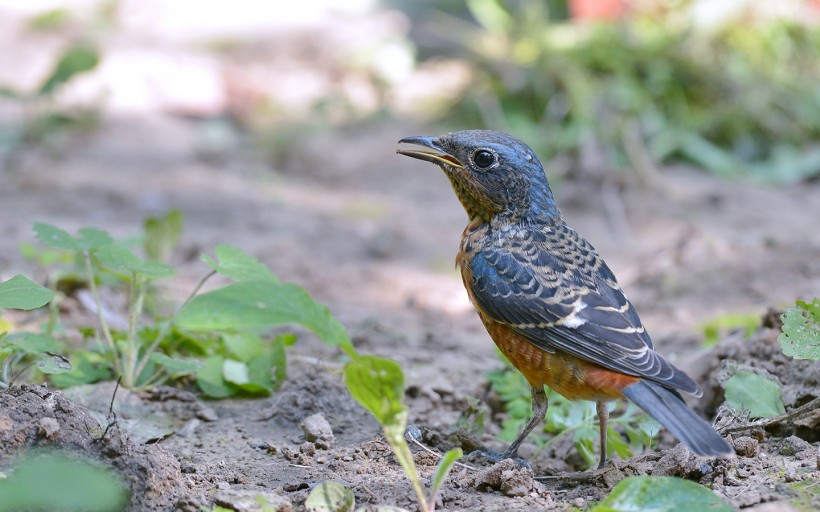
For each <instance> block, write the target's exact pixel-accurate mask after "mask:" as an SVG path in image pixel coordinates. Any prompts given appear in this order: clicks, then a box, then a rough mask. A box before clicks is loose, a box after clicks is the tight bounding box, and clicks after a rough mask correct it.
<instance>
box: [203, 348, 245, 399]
mask: <svg viewBox="0 0 820 512" xmlns="http://www.w3.org/2000/svg"><path fill="white" fill-rule="evenodd" d="M224 362H225V358H223V357H221V356H214V357H209V358H208V359H206V360H205V361H204V362H203V364H202V368H200V369H199V371H197V372H196V385H197V386H198V387H199V389H200V390H202V392H203V393H205V394H206V395H208V396H209V397H211V398H227V397H229V396H231V395H235V394H236V388H235V387H233V386H230V385H229V384H228V383H227V382H225V379H224V378H223V377H222V365H223V363H224Z"/></svg>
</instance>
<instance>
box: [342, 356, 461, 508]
mask: <svg viewBox="0 0 820 512" xmlns="http://www.w3.org/2000/svg"><path fill="white" fill-rule="evenodd" d="M345 384H346V385H347V389H348V391H350V395H351V396H352V397H353V398H354V399H355V400H356V401H357V402H359V403H360V404H361V405H362V406H363V407H364V408H365V409H367V410H368V411H370V413H371V414H372V415H373V416H374V417H375V418H376V420H377V421H378V422H379V423H380V424H381V426H382V432H383V433H384V437H385V439H387V443H388V444H389V445H390V447H391V448H392V449H393V453H395V455H396V458H397V459H398V460H399V464H401V467H402V469H404V473H405V474H406V475H407V477H408V478H409V479H410V482H411V483H412V485H413V490H415V492H416V498H417V499H418V502H419V506H420V507H421V509H422V510H423V511H425V512H432V511H433V510H434V509H435V506H436V496H437V495H438V492H439V489H440V488H441V485H442V484H443V483H444V479H445V478H447V474H448V473H449V471H450V469H451V468H452V465H453V464H454V463H455V462H456V460H457V459H458V458H459V457H461V455H462V451H461V449H459V448H455V449H452V450H449V451H448V452H447V453H446V454H445V455H444V457H442V458H441V460H439V463H438V465H437V466H436V472H435V474H434V476H433V482H432V485H431V490H430V497H429V499H428V498H427V497H426V496H425V494H424V489H423V487H422V484H421V478H420V477H419V473H418V471H417V470H416V465H415V463H414V462H413V454H412V453H411V452H410V448H409V446H408V445H407V441H406V440H405V438H404V435H405V430H406V428H407V407H405V405H404V401H403V397H404V374H403V372H402V370H401V367H400V366H399V365H398V364H397V363H396V362H395V361H391V360H390V359H384V358H381V357H376V356H367V355H365V356H357V357H355V358H354V359H353V360H352V361H350V362H349V363H348V364H347V365H346V366H345Z"/></svg>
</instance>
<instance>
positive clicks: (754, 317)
mask: <svg viewBox="0 0 820 512" xmlns="http://www.w3.org/2000/svg"><path fill="white" fill-rule="evenodd" d="M760 322H761V320H760V315H759V314H757V313H728V314H725V315H720V316H717V317H715V318H712V319H711V320H709V321H708V322H706V323H704V324H703V326H702V328H703V337H704V340H703V346H705V347H711V346H713V345H716V344H717V343H718V342H719V341H720V340H721V337H722V336H723V333H724V332H726V331H729V330H734V329H742V330H743V333H744V335H745V336H747V337H748V336H751V335H752V334H754V333H755V331H757V330H758V329H759V328H760Z"/></svg>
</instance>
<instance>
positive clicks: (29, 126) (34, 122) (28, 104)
mask: <svg viewBox="0 0 820 512" xmlns="http://www.w3.org/2000/svg"><path fill="white" fill-rule="evenodd" d="M99 61H100V54H99V51H98V50H97V49H96V48H95V47H94V46H93V45H91V44H89V43H87V42H84V41H80V42H75V43H72V44H70V45H69V46H68V47H66V48H65V50H64V51H63V52H62V53H61V54H60V55H59V56H58V57H57V59H56V60H55V62H54V65H53V67H52V70H51V72H50V73H49V74H48V75H47V76H46V77H45V78H44V79H43V81H42V82H41V83H40V85H39V86H38V87H37V88H35V89H34V90H32V91H19V90H15V89H13V88H11V87H8V86H0V98H6V99H10V100H14V101H17V102H18V103H19V104H20V105H21V106H22V110H23V117H22V122H21V124H20V126H19V128H18V129H16V130H14V131H12V132H10V133H7V134H4V135H5V137H4V138H6V139H7V140H8V142H9V148H10V149H9V151H8V153H7V157H6V163H7V164H11V163H12V162H13V158H14V156H15V154H16V153H15V152H16V150H18V149H19V147H20V146H22V145H24V144H27V143H33V142H40V141H43V140H47V139H48V138H53V137H54V135H55V134H57V133H60V132H62V131H64V129H65V128H67V127H82V126H84V125H88V124H89V121H91V120H92V119H93V115H90V114H89V112H87V111H78V112H73V113H72V112H71V111H69V110H67V109H58V108H57V106H56V104H55V101H54V96H55V94H56V93H57V92H58V91H59V90H60V89H61V88H62V87H63V86H64V85H65V84H66V83H68V82H70V81H71V80H73V79H74V78H75V77H76V76H79V75H81V74H83V73H86V72H88V71H91V70H93V69H94V68H96V67H97V64H99Z"/></svg>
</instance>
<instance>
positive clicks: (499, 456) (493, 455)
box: [467, 448, 532, 469]
mask: <svg viewBox="0 0 820 512" xmlns="http://www.w3.org/2000/svg"><path fill="white" fill-rule="evenodd" d="M479 457H481V458H483V459H486V460H488V461H490V462H492V463H493V464H495V463H497V462H501V461H502V460H504V459H512V461H513V462H515V463H516V464H518V465H519V466H521V467H523V468H527V469H532V466H531V465H530V463H529V462H527V461H526V460H524V459H522V458H521V457H519V456H518V454H517V453H512V452H510V451H509V450H507V451H503V452H497V451H495V450H490V449H489V448H482V449H480V450H475V451H472V452H470V453H469V454H467V458H468V459H469V460H475V459H477V458H479Z"/></svg>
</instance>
